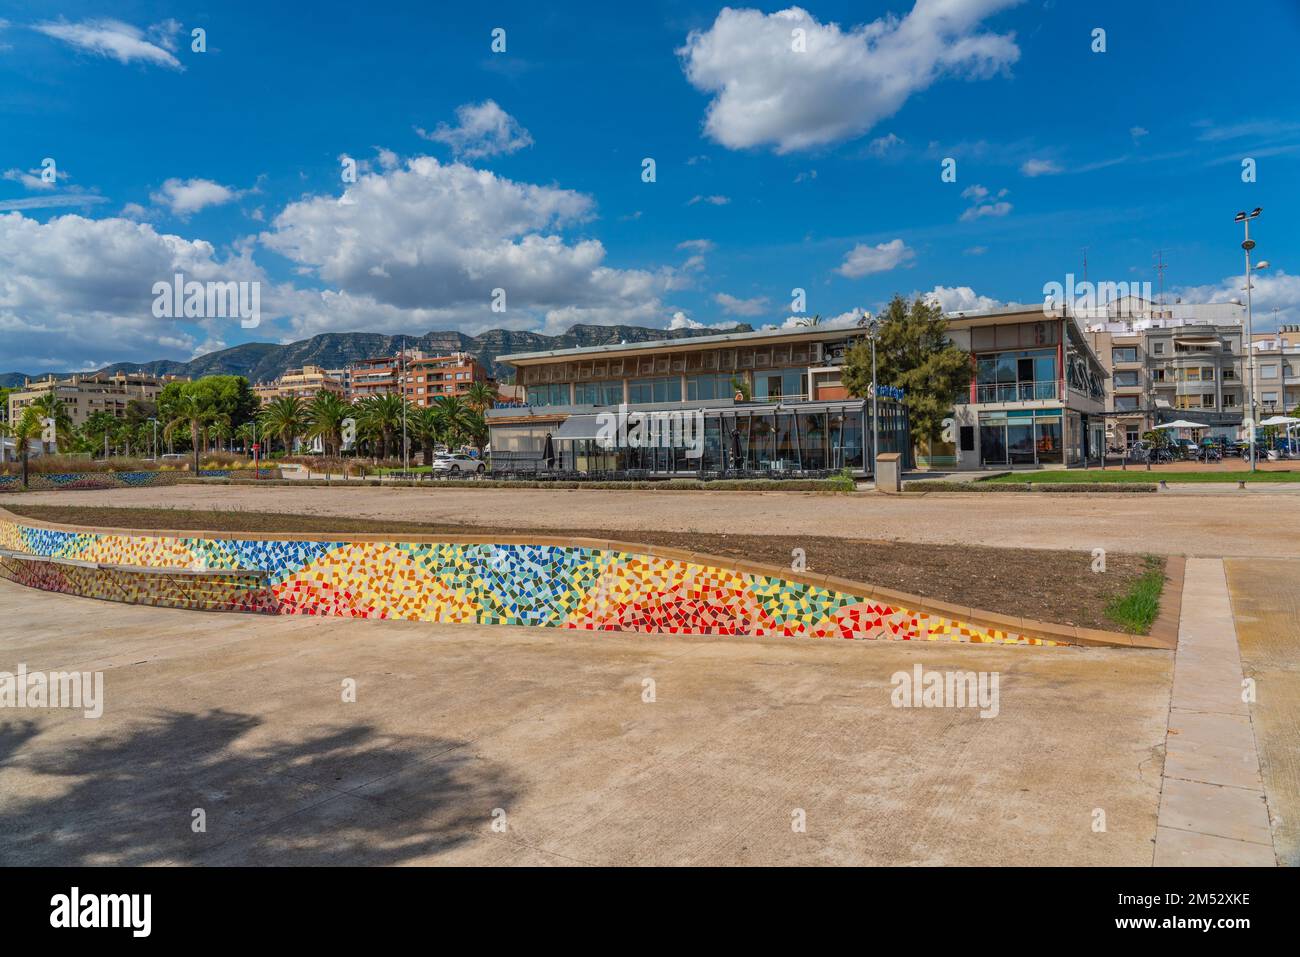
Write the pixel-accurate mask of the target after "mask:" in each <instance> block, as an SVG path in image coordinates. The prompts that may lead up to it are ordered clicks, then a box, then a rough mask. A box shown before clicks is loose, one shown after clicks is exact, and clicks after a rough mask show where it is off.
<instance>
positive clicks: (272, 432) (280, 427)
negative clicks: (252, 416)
mask: <svg viewBox="0 0 1300 957" xmlns="http://www.w3.org/2000/svg"><path fill="white" fill-rule="evenodd" d="M258 418H259V419H260V420H261V424H262V432H263V434H264V435H268V436H273V437H274V438H277V439H279V440H280V441H281V442H283V443H284V452H285V454H286V455H292V454H293V443H294V440H295V439H297V438H298V436H300V435H302V433H303V429H304V428H305V427H306V425H307V407H306V406H305V405H303V403H302V399H300V398H298V397H297V396H296V395H289V396H281V397H280V398H278V399H272V400H271V401H270V402H268V403H267V404H266V405H264V406H262V411H261V412H260V413H259V415H258Z"/></svg>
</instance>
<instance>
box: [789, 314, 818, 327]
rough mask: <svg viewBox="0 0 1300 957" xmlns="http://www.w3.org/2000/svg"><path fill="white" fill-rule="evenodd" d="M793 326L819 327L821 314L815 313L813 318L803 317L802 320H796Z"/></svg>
mask: <svg viewBox="0 0 1300 957" xmlns="http://www.w3.org/2000/svg"><path fill="white" fill-rule="evenodd" d="M794 324H795V325H796V326H820V325H821V324H822V316H821V313H817V314H816V315H815V316H804V317H803V318H802V319H796V320H795V321H794Z"/></svg>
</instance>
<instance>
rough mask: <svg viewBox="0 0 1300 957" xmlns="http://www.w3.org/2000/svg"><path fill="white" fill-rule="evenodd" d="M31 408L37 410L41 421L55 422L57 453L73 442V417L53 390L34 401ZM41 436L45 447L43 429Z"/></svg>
mask: <svg viewBox="0 0 1300 957" xmlns="http://www.w3.org/2000/svg"><path fill="white" fill-rule="evenodd" d="M30 408H33V409H35V410H36V413H37V415H38V416H40V418H41V419H43V420H46V419H52V420H53V421H54V447H55V451H61V450H62V449H63V448H65V447H66V446H67V445H69V444H70V443H71V442H72V416H70V415H69V414H68V407H67V406H66V405H64V404H63V400H62V399H60V398H59V396H58V394H57V393H56V392H55V391H54V390H53V389H50V391H49V392H47V393H45V395H42V396H39V397H38V398H36V399H35V400H33V402H32V404H31V406H30ZM43 425H44V423H43V422H42V426H43ZM41 435H42V445H43V444H44V438H43V435H44V429H43V428H42V432H41Z"/></svg>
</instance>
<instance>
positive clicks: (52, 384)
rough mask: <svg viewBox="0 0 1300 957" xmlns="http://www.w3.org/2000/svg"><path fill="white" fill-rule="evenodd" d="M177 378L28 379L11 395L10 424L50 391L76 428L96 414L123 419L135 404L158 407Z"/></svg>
mask: <svg viewBox="0 0 1300 957" xmlns="http://www.w3.org/2000/svg"><path fill="white" fill-rule="evenodd" d="M176 378H177V377H176V376H155V375H149V374H146V373H142V372H131V373H126V372H119V373H116V374H115V375H103V374H100V373H94V374H90V375H72V376H68V377H67V378H63V379H58V378H55V377H54V376H46V377H45V378H44V379H26V380H24V384H23V386H22V387H21V388H19V389H16V390H15V391H13V392H11V393H10V394H9V403H8V406H9V420H10V421H11V422H16V421H17V417H18V415H20V414H21V413H22V410H23V409H24V408H25V407H26V406H28V405H31V404H32V403H33V402H35V401H36V400H37V399H39V398H40V397H41V396H43V395H47V394H49V393H50V392H51V391H53V392H54V393H55V394H56V395H58V397H59V398H60V399H61V400H62V401H63V405H64V407H65V408H66V409H67V410H68V414H69V416H71V418H72V424H73V426H74V427H75V426H80V425H82V424H83V423H84V422H85V421H86V420H87V419H88V418H90V416H92V415H93V414H94V413H96V412H107V413H108V414H109V415H112V416H114V417H115V418H119V419H120V418H124V417H125V416H126V410H127V406H128V405H129V403H130V402H131V401H132V400H139V401H143V402H151V403H156V402H157V401H158V395H159V393H161V392H162V390H163V387H164V386H166V385H167V383H168V382H171V381H173V380H175V379H176Z"/></svg>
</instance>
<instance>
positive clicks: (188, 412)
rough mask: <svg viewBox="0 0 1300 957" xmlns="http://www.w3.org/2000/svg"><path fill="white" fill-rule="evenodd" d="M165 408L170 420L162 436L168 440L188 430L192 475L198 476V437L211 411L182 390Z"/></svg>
mask: <svg viewBox="0 0 1300 957" xmlns="http://www.w3.org/2000/svg"><path fill="white" fill-rule="evenodd" d="M162 407H163V406H162V403H159V408H160V409H161V408H162ZM167 408H168V410H169V411H170V413H171V415H172V419H171V420H170V421H169V422H168V423H167V425H166V426H165V427H164V428H163V436H164V437H165V438H167V439H169V440H170V439H171V437H172V435H174V434H175V433H176V430H177V429H180V428H188V429H189V431H190V444H191V445H192V446H193V447H194V474H195V475H198V474H199V451H200V446H201V445H202V442H201V441H200V438H199V437H200V435H201V434H202V433H203V429H204V427H205V426H206V425H207V424H208V420H209V417H210V416H211V415H212V411H211V410H210V409H209V408H208V406H207V405H206V404H204V401H203V399H202V397H200V396H199V395H198V394H197V393H195V392H194V391H192V390H188V389H182V390H181V391H180V394H179V396H177V397H176V398H175V399H174V400H173V401H171V402H169V403H168V404H167Z"/></svg>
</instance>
